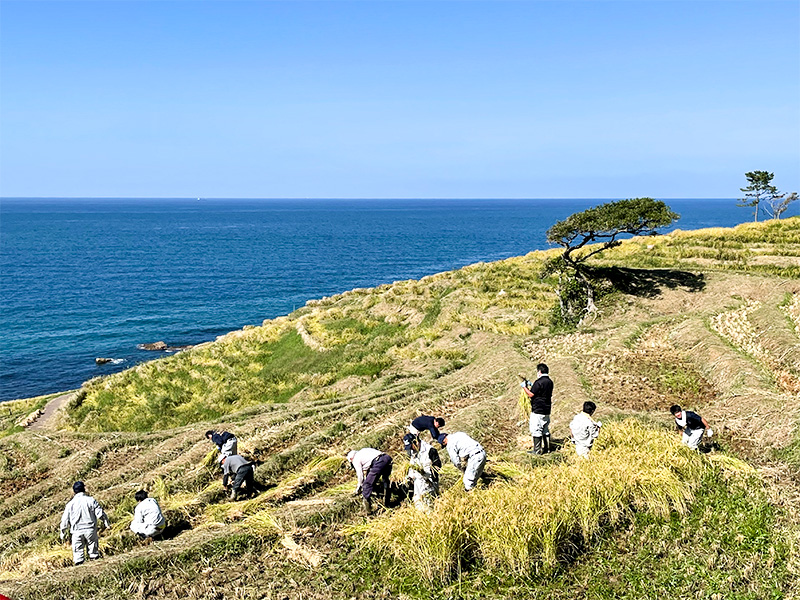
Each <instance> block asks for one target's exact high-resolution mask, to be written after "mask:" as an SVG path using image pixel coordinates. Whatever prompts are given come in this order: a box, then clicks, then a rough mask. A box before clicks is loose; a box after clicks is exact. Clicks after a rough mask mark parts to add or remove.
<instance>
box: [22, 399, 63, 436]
mask: <svg viewBox="0 0 800 600" xmlns="http://www.w3.org/2000/svg"><path fill="white" fill-rule="evenodd" d="M73 396H74V393H73V392H69V393H67V394H61V395H60V396H56V397H55V398H53V399H52V400H50V402H48V403H47V404H46V405H45V407H44V411H42V416H40V417H39V418H38V419H36V421H35V422H34V423H33V425H31V426H30V427H28V429H29V430H31V431H40V430H42V429H47V428H48V427H49V426H50V424H51V421H52V420H53V417H54V416H55V414H56V412H58V411H59V410H60V409H61V408H62V407H63V406H64V405H65V404H66V403H67V402H69V401H70V400H71V399H72V397H73Z"/></svg>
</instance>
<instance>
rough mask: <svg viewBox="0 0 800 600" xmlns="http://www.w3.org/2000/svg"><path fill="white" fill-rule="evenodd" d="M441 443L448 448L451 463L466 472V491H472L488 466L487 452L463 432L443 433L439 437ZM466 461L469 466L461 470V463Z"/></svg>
mask: <svg viewBox="0 0 800 600" xmlns="http://www.w3.org/2000/svg"><path fill="white" fill-rule="evenodd" d="M439 443H440V444H441V445H442V447H443V448H447V454H448V456H450V462H452V463H453V466H454V467H455V468H456V469H458V470H459V471H463V472H464V489H465V490H466V491H468V492H469V491H470V490H472V489H474V488H475V484H476V483H477V482H478V479H480V476H481V474H482V473H483V468H484V467H485V466H486V450H484V449H483V446H481V445H480V444H479V443H478V442H476V441H475V440H473V439H472V438H471V437H469V436H468V435H467V434H466V433H464V432H463V431H456V432H455V433H443V434H441V435H440V436H439ZM462 460H466V461H467V466H466V467H465V468H463V469H462V468H461V461H462Z"/></svg>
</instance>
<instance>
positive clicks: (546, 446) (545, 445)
mask: <svg viewBox="0 0 800 600" xmlns="http://www.w3.org/2000/svg"><path fill="white" fill-rule="evenodd" d="M542 442H544V443H543V444H542V450H543V453H544V454H547V453H548V452H550V451H551V448H552V447H551V446H550V436H549V435H546V436H544V438H543V439H542Z"/></svg>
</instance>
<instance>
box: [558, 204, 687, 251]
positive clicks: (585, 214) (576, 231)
mask: <svg viewBox="0 0 800 600" xmlns="http://www.w3.org/2000/svg"><path fill="white" fill-rule="evenodd" d="M679 218H680V215H678V214H677V213H674V212H672V210H670V208H669V206H667V205H666V204H665V203H664V202H662V201H660V200H653V199H652V198H632V199H629V200H617V201H615V202H607V203H606V204H601V205H599V206H595V207H592V208H589V209H587V210H584V211H582V212H579V213H575V214H573V215H570V216H569V217H567V218H566V219H564V220H563V221H559V222H558V223H556V224H555V225H553V226H552V227H550V229H548V230H547V241H548V242H552V243H555V244H559V245H560V246H564V248H566V250H565V251H564V254H562V258H563V259H564V260H565V261H566V262H567V263H568V264H570V265H572V266H573V267H575V266H577V264H578V263H581V262H583V261H585V260H586V259H587V258H589V257H590V256H592V255H594V254H597V253H598V252H602V251H603V250H606V249H608V248H611V247H613V246H617V245H619V244H620V243H621V242H620V241H619V238H620V236H623V235H626V234H630V235H642V234H645V233H653V232H654V231H655V230H656V229H658V228H659V227H666V226H668V225H671V224H672V223H674V222H675V221H677V220H678V219H679ZM593 242H603V244H602V246H600V247H598V248H595V249H593V250H592V251H590V252H588V253H586V254H583V255H581V256H580V257H579V258H574V257H573V256H572V253H573V252H574V251H575V250H578V249H580V248H583V247H584V246H586V245H587V244H590V243H593Z"/></svg>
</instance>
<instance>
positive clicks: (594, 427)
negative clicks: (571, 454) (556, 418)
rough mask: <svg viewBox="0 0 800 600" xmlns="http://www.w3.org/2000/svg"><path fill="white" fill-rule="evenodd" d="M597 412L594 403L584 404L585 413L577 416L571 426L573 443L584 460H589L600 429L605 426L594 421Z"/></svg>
mask: <svg viewBox="0 0 800 600" xmlns="http://www.w3.org/2000/svg"><path fill="white" fill-rule="evenodd" d="M595 410H597V405H596V404H595V403H594V402H592V401H588V402H584V403H583V411H582V412H579V413H578V414H577V415H575V417H573V419H572V421H571V422H570V424H569V430H570V432H571V433H572V441H573V442H574V443H575V451H576V452H577V453H578V456H580V457H582V458H588V456H589V451H590V450H591V449H592V444H594V441H595V439H597V436H598V435H599V434H600V427H601V426H602V425H603V424H602V423H601V422H599V421H595V420H594V419H592V415H593V414H594V411H595Z"/></svg>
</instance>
